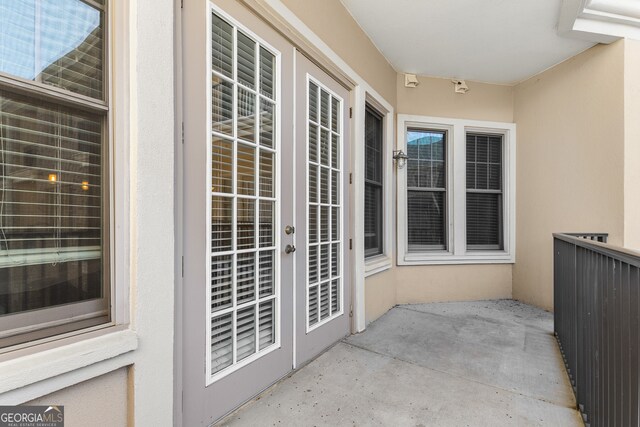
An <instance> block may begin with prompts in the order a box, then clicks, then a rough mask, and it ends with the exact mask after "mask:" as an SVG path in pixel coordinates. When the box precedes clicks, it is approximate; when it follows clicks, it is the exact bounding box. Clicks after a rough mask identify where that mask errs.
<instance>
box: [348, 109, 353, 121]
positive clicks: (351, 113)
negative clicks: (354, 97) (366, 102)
mask: <svg viewBox="0 0 640 427" xmlns="http://www.w3.org/2000/svg"><path fill="white" fill-rule="evenodd" d="M349 118H350V119H351V118H353V108H352V107H349Z"/></svg>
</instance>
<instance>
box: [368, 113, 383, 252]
mask: <svg viewBox="0 0 640 427" xmlns="http://www.w3.org/2000/svg"><path fill="white" fill-rule="evenodd" d="M382 120H383V119H382V115H381V114H380V113H378V112H377V111H376V110H374V109H373V108H372V107H370V106H369V105H367V107H366V109H365V181H364V209H365V212H364V255H365V257H367V258H368V257H372V256H376V255H380V254H382V253H383V251H384V247H383V239H384V237H383V211H384V210H383V170H384V168H383V158H384V156H383V145H382V138H383V135H382Z"/></svg>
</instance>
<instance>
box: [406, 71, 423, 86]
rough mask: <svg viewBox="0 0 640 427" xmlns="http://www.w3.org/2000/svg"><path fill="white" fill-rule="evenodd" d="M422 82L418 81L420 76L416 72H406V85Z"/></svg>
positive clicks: (415, 84) (416, 84)
mask: <svg viewBox="0 0 640 427" xmlns="http://www.w3.org/2000/svg"><path fill="white" fill-rule="evenodd" d="M419 84H420V82H419V81H418V76H416V75H415V74H405V75H404V87H416V86H418V85H419Z"/></svg>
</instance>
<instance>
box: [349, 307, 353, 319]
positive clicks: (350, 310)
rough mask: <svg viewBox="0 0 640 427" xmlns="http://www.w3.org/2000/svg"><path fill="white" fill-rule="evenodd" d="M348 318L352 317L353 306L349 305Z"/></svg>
mask: <svg viewBox="0 0 640 427" xmlns="http://www.w3.org/2000/svg"><path fill="white" fill-rule="evenodd" d="M349 317H353V304H351V305H349Z"/></svg>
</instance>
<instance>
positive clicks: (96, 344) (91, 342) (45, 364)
mask: <svg viewBox="0 0 640 427" xmlns="http://www.w3.org/2000/svg"><path fill="white" fill-rule="evenodd" d="M78 338H80V339H78ZM137 347H138V337H137V334H136V333H135V332H134V331H132V330H131V329H124V328H123V327H109V328H105V329H102V330H99V331H93V332H88V333H86V334H81V335H76V336H74V337H71V338H68V339H67V338H65V339H61V340H59V341H56V342H53V343H47V344H42V345H36V346H33V347H30V348H27V349H22V350H16V351H15V352H11V353H7V354H5V355H3V359H4V358H6V360H1V359H0V378H2V382H1V383H0V404H18V403H22V402H24V401H27V400H30V399H33V398H36V397H39V396H38V395H45V394H47V393H50V392H52V391H55V390H57V389H61V388H64V387H68V386H70V385H72V384H75V383H78V382H81V381H85V380H87V379H89V378H93V377H95V376H98V375H101V374H102V373H107V372H110V371H112V370H115V369H118V368H121V367H123V366H127V365H130V364H131V363H132V362H133V360H132V357H119V356H122V355H125V354H127V353H130V352H132V351H133V350H135V349H136V348H137ZM107 361H110V362H112V363H108V364H107V365H108V366H106V365H105V366H103V367H102V369H100V368H99V367H98V368H96V369H93V370H90V371H91V372H86V373H85V375H80V374H79V371H80V370H82V369H84V368H90V367H97V366H99V365H101V363H102V362H107ZM65 374H68V375H65ZM65 376H70V377H72V378H65ZM49 380H50V381H52V382H54V383H55V384H48V385H47V384H44V383H47V382H49ZM36 383H38V384H37V385H36ZM33 385H36V387H35V388H37V390H34V387H31V386H33ZM27 389H30V390H27Z"/></svg>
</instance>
